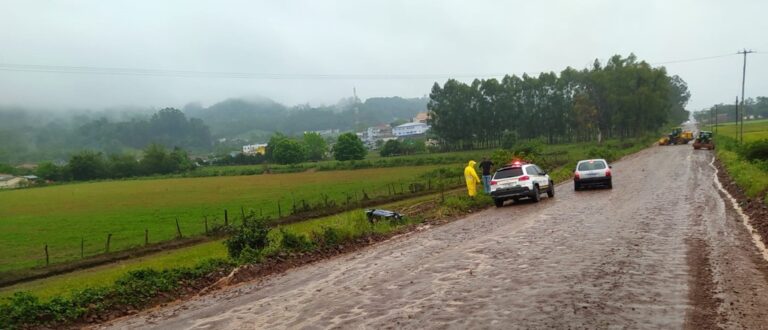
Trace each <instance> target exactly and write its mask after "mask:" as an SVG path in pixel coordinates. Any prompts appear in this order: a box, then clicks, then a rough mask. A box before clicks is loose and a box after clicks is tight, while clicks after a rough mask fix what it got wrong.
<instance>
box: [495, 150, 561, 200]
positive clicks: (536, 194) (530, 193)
mask: <svg viewBox="0 0 768 330" xmlns="http://www.w3.org/2000/svg"><path fill="white" fill-rule="evenodd" d="M544 192H546V193H547V196H549V197H555V184H554V182H552V179H550V178H549V175H547V172H544V171H543V170H542V169H541V168H539V167H538V166H536V165H535V164H528V163H524V162H520V161H515V162H513V163H511V164H509V165H507V166H504V167H502V168H500V169H498V170H497V171H496V173H494V174H493V179H491V197H493V202H494V204H496V207H501V206H503V205H504V201H505V200H508V199H512V200H514V201H518V200H520V199H521V198H531V199H533V201H534V202H538V201H539V199H540V197H541V194H542V193H544Z"/></svg>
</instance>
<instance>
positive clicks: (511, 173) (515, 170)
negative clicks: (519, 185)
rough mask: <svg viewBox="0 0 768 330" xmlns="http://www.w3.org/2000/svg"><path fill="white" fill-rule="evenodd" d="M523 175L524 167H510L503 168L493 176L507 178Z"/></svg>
mask: <svg viewBox="0 0 768 330" xmlns="http://www.w3.org/2000/svg"><path fill="white" fill-rule="evenodd" d="M521 175H523V168H522V167H510V168H502V169H500V170H498V171H497V172H496V175H494V176H493V178H494V179H506V178H511V177H516V176H521Z"/></svg>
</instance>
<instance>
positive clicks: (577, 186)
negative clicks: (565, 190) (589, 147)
mask: <svg viewBox="0 0 768 330" xmlns="http://www.w3.org/2000/svg"><path fill="white" fill-rule="evenodd" d="M595 186H603V187H607V188H608V189H611V188H613V177H612V174H611V165H608V162H607V161H605V159H587V160H582V161H579V163H578V164H576V171H574V172H573V189H574V190H576V191H579V190H581V189H583V188H586V187H595Z"/></svg>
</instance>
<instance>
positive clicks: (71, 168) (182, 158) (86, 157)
mask: <svg viewBox="0 0 768 330" xmlns="http://www.w3.org/2000/svg"><path fill="white" fill-rule="evenodd" d="M194 167H195V164H194V163H193V162H192V161H191V160H190V159H189V155H188V154H187V152H186V151H184V149H181V148H179V147H175V148H173V149H171V150H168V149H166V148H165V147H164V146H163V145H160V144H156V143H152V144H150V145H149V146H147V147H146V148H145V149H144V150H143V156H142V157H141V159H137V158H136V156H134V155H130V154H111V155H105V154H103V153H102V152H97V151H91V150H83V151H80V152H78V153H76V154H74V155H72V156H71V157H70V158H69V161H68V162H67V164H66V165H56V164H54V163H52V162H43V163H40V164H39V165H38V167H37V169H36V170H35V174H36V175H37V176H38V177H40V178H42V179H44V180H52V181H88V180H99V179H120V178H129V177H136V176H147V175H156V174H171V173H181V172H185V171H189V170H192V169H193V168H194Z"/></svg>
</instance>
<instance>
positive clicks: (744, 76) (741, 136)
mask: <svg viewBox="0 0 768 330" xmlns="http://www.w3.org/2000/svg"><path fill="white" fill-rule="evenodd" d="M749 53H754V51H753V50H747V49H746V48H744V50H742V51H740V52H738V54H744V66H743V68H742V69H741V128H739V139H740V142H741V143H743V142H744V117H746V115H747V109H746V108H745V107H744V82H745V81H746V79H747V54H749ZM737 124H738V122H737Z"/></svg>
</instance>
